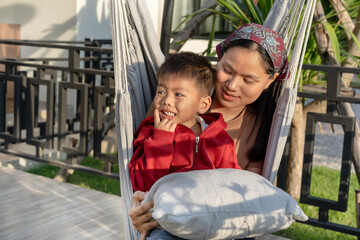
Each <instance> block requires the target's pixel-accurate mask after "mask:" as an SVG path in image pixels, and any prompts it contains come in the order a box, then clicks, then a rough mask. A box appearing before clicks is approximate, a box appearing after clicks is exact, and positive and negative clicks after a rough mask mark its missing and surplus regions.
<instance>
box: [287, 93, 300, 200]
mask: <svg viewBox="0 0 360 240" xmlns="http://www.w3.org/2000/svg"><path fill="white" fill-rule="evenodd" d="M304 144H305V119H304V114H303V105H302V102H301V99H300V98H298V99H297V101H296V105H295V112H294V116H293V119H292V122H291V144H290V159H289V165H288V178H287V181H286V191H287V192H288V193H289V194H290V196H292V197H293V198H295V199H299V198H300V187H301V175H302V166H303V156H304Z"/></svg>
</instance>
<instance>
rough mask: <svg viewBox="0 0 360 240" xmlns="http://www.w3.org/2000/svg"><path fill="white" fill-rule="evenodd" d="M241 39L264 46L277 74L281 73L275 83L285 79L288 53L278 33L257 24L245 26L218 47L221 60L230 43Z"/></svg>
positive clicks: (217, 50)
mask: <svg viewBox="0 0 360 240" xmlns="http://www.w3.org/2000/svg"><path fill="white" fill-rule="evenodd" d="M239 39H248V40H251V41H254V42H256V43H258V44H259V45H260V46H262V47H263V48H264V49H265V50H266V52H267V53H268V54H269V56H270V58H271V61H272V63H273V65H274V68H275V72H276V73H279V76H278V77H277V78H276V79H275V81H283V80H284V79H285V77H286V72H287V68H288V60H287V53H286V50H285V47H284V42H283V40H282V38H281V37H280V35H279V34H278V33H277V32H275V31H273V30H271V29H270V28H267V27H264V26H262V25H259V24H256V23H247V24H244V25H242V26H241V27H239V28H238V29H236V30H235V31H234V32H233V33H232V34H231V35H230V36H229V37H228V38H227V39H226V40H224V41H223V42H221V43H220V44H218V45H217V46H216V52H217V55H218V58H219V60H220V59H221V57H222V56H223V54H224V49H225V48H226V47H227V46H228V45H229V44H230V42H232V41H234V40H239Z"/></svg>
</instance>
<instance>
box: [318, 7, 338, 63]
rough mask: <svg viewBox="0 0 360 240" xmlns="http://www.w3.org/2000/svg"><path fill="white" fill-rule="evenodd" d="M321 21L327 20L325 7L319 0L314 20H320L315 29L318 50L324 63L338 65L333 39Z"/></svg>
mask: <svg viewBox="0 0 360 240" xmlns="http://www.w3.org/2000/svg"><path fill="white" fill-rule="evenodd" d="M320 21H323V22H327V20H326V17H325V13H324V8H323V6H322V4H321V2H320V1H319V2H318V3H317V4H316V8H315V13H314V22H319V23H318V24H316V26H315V31H314V34H315V39H316V44H317V46H318V49H317V50H318V52H319V54H320V56H321V60H322V63H323V64H324V65H334V66H336V65H337V63H336V60H335V55H334V50H333V48H332V45H331V41H330V39H329V36H328V34H327V31H326V29H325V28H324V27H323V25H322V24H321V23H320Z"/></svg>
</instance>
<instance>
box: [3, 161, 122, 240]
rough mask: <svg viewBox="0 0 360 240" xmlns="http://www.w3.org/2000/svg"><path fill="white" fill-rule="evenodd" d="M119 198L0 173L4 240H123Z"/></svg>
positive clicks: (11, 171) (5, 170)
mask: <svg viewBox="0 0 360 240" xmlns="http://www.w3.org/2000/svg"><path fill="white" fill-rule="evenodd" d="M122 234H123V223H122V200H121V198H120V197H118V196H115V195H111V194H106V193H102V192H99V191H95V190H90V189H86V188H82V187H79V186H76V185H73V184H69V183H62V182H57V181H54V180H52V179H49V178H45V177H41V176H37V175H33V174H30V173H26V172H22V171H19V170H14V169H10V168H7V167H0V239H6V240H20V239H26V240H30V239H36V240H40V239H57V240H62V239H63V240H71V239H76V240H78V239H79V240H81V239H104V240H111V239H124V237H123V235H122Z"/></svg>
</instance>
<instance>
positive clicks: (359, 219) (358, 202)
mask: <svg viewBox="0 0 360 240" xmlns="http://www.w3.org/2000/svg"><path fill="white" fill-rule="evenodd" d="M355 206H356V226H357V228H360V190H359V189H356V190H355ZM357 239H358V240H360V236H358V238H357Z"/></svg>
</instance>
